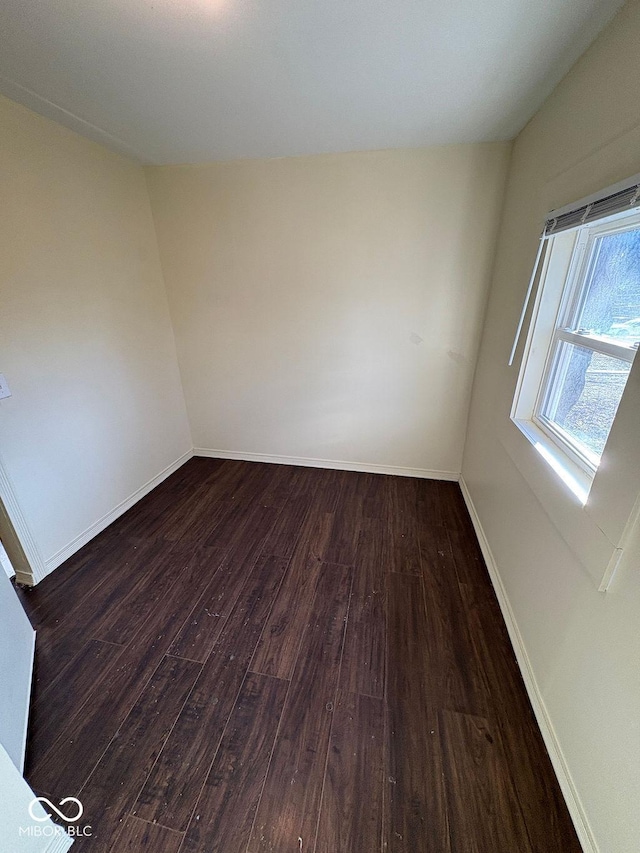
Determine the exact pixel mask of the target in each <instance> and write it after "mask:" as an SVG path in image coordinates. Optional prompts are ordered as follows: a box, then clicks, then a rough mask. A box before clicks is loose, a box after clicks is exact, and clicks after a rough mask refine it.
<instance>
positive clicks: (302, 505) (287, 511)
mask: <svg viewBox="0 0 640 853" xmlns="http://www.w3.org/2000/svg"><path fill="white" fill-rule="evenodd" d="M310 507H311V498H310V496H309V495H299V496H296V497H292V498H290V499H289V500H288V501H287V503H286V504H285V507H284V511H283V512H282V513H281V515H280V516H279V518H278V519H277V521H276V522H275V524H274V525H273V528H272V529H271V531H270V532H269V534H268V535H267V538H266V539H265V542H264V551H265V554H273V555H274V556H275V557H286V558H289V557H291V556H292V555H293V552H294V551H295V548H296V545H297V544H298V542H299V541H300V537H301V536H302V533H303V531H304V529H305V521H306V519H307V517H308V515H309V512H310Z"/></svg>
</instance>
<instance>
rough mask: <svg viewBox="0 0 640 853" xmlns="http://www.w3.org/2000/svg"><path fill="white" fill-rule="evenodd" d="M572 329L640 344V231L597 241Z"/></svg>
mask: <svg viewBox="0 0 640 853" xmlns="http://www.w3.org/2000/svg"><path fill="white" fill-rule="evenodd" d="M572 326H573V328H574V329H576V330H578V329H579V330H580V331H581V332H586V333H589V332H591V333H593V334H596V335H600V336H603V337H608V338H612V339H614V340H615V341H616V342H617V343H620V344H624V345H627V346H632V345H634V344H637V342H638V341H640V229H634V230H632V231H623V232H620V233H617V234H616V233H614V234H608V235H605V236H602V237H598V238H596V240H595V241H594V247H593V252H592V255H591V265H590V270H589V273H588V276H587V286H586V289H585V292H584V296H583V299H582V303H581V304H579V306H578V312H577V317H576V320H575V321H574V323H572Z"/></svg>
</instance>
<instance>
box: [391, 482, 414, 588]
mask: <svg viewBox="0 0 640 853" xmlns="http://www.w3.org/2000/svg"><path fill="white" fill-rule="evenodd" d="M386 479H387V481H388V482H386V483H385V487H384V488H385V496H386V510H385V521H386V524H387V536H388V549H387V559H388V561H389V570H390V571H392V572H399V573H403V574H410V575H420V573H421V564H420V546H419V543H418V493H417V488H418V487H417V485H416V480H414V479H413V478H411V477H388V478H386Z"/></svg>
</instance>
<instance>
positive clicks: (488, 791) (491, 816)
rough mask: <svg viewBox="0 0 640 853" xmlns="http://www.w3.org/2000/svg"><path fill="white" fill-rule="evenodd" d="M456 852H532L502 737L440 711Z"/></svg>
mask: <svg viewBox="0 0 640 853" xmlns="http://www.w3.org/2000/svg"><path fill="white" fill-rule="evenodd" d="M440 739H441V743H442V749H443V753H444V766H445V779H446V791H447V808H448V810H449V814H450V819H449V827H450V833H451V851H452V853H511V851H513V850H517V851H518V853H532V848H531V845H530V843H529V837H528V834H527V830H526V827H525V823H524V820H523V817H522V813H521V810H520V805H519V803H518V796H517V793H516V789H515V787H514V784H513V779H512V776H511V771H510V768H509V765H508V763H507V761H506V759H505V756H504V753H503V751H502V748H501V743H500V737H499V733H498V732H497V730H496V729H492V728H491V726H490V725H489V723H488V721H487V720H485V719H484V718H482V717H476V716H472V715H470V714H460V713H458V712H457V711H446V710H445V711H441V712H440Z"/></svg>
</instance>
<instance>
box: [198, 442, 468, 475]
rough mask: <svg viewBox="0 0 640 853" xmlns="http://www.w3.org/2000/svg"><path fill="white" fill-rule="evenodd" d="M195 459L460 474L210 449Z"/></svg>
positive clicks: (370, 471)
mask: <svg viewBox="0 0 640 853" xmlns="http://www.w3.org/2000/svg"><path fill="white" fill-rule="evenodd" d="M193 455H194V456H207V457H209V458H211V459H238V460H239V461H241V462H267V463H271V464H274V465H301V466H303V467H304V468H331V469H332V470H335V471H361V472H362V473H364V474H392V475H394V476H397V477H420V478H422V479H423V480H453V481H454V482H456V481H457V480H458V478H459V477H460V474H459V472H458V471H432V470H430V469H428V468H402V467H396V466H393V465H375V464H373V463H367V462H345V461H344V460H343V459H315V458H314V457H311V456H274V455H272V454H268V453H245V452H244V451H236V450H211V449H209V448H207V447H194V448H193Z"/></svg>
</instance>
